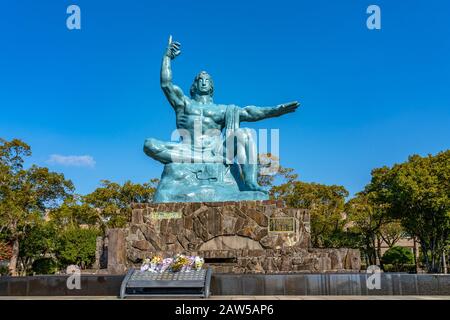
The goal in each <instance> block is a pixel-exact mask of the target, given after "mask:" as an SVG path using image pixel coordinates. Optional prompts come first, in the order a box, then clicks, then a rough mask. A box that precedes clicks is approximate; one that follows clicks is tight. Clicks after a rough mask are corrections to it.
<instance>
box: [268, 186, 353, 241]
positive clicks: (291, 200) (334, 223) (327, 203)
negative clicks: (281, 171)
mask: <svg viewBox="0 0 450 320" xmlns="http://www.w3.org/2000/svg"><path fill="white" fill-rule="evenodd" d="M271 194H272V196H273V197H274V198H276V199H282V200H284V201H285V202H286V204H287V205H288V206H290V207H293V208H302V209H309V210H310V215H311V242H312V245H313V246H315V247H323V246H335V245H336V243H335V242H334V239H336V235H337V234H339V233H341V232H342V230H343V227H344V225H345V217H344V204H345V197H346V196H348V191H347V190H346V189H345V188H344V187H342V186H337V185H331V186H328V185H323V184H318V183H306V182H302V181H289V182H287V183H284V184H281V185H278V186H274V187H272V189H271Z"/></svg>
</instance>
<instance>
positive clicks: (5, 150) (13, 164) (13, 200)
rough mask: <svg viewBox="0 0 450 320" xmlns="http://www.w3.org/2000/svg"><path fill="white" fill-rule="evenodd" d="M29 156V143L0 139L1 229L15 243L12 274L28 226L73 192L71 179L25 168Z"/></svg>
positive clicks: (38, 169) (14, 271) (45, 170)
mask: <svg viewBox="0 0 450 320" xmlns="http://www.w3.org/2000/svg"><path fill="white" fill-rule="evenodd" d="M30 155H31V149H30V146H28V145H27V144H26V143H24V142H23V141H21V140H18V139H13V140H11V141H6V140H3V139H0V232H5V233H7V234H8V236H9V238H10V239H9V240H10V241H11V242H12V244H13V248H12V257H11V260H10V263H9V271H10V273H11V274H12V275H17V261H18V258H19V252H20V239H22V238H24V237H25V236H26V232H27V229H28V227H29V226H30V225H33V224H35V223H37V222H38V221H39V220H40V219H42V216H43V215H44V214H45V212H46V210H48V209H49V208H52V207H55V206H57V205H58V203H60V202H61V201H63V200H64V199H65V198H66V197H67V196H68V195H69V194H70V193H71V192H72V191H73V184H72V182H71V181H69V180H66V179H65V178H64V175H62V174H58V173H54V172H50V171H49V170H48V169H47V168H41V167H37V166H35V165H33V166H31V167H30V168H29V169H24V168H23V163H24V157H28V156H30Z"/></svg>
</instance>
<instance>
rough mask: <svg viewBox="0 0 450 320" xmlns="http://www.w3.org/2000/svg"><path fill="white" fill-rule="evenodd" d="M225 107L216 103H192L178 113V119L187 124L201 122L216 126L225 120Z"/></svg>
mask: <svg viewBox="0 0 450 320" xmlns="http://www.w3.org/2000/svg"><path fill="white" fill-rule="evenodd" d="M223 118H224V108H223V107H222V106H220V105H216V104H197V103H190V104H188V105H186V106H185V107H184V108H183V110H180V111H179V112H178V114H177V119H178V120H182V121H183V122H184V123H186V125H188V126H189V125H192V124H193V123H194V122H201V123H202V124H203V125H206V126H211V127H216V126H218V125H220V124H221V123H222V122H223Z"/></svg>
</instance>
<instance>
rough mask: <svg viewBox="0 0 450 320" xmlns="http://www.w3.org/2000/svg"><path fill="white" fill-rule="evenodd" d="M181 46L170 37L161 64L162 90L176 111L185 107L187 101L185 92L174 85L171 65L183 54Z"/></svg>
mask: <svg viewBox="0 0 450 320" xmlns="http://www.w3.org/2000/svg"><path fill="white" fill-rule="evenodd" d="M180 46H181V45H180V43H179V42H172V36H170V37H169V43H168V45H167V50H166V52H165V53H164V57H163V61H162V64H161V89H162V90H163V91H164V94H165V95H166V97H167V100H169V102H170V104H171V105H172V107H174V108H175V109H176V108H179V107H183V106H184V104H185V99H186V97H185V96H184V94H183V91H182V90H181V89H180V88H179V87H178V86H176V85H174V84H173V83H172V68H171V65H170V64H171V60H173V59H175V58H176V57H177V56H178V55H179V54H180V53H181V51H180Z"/></svg>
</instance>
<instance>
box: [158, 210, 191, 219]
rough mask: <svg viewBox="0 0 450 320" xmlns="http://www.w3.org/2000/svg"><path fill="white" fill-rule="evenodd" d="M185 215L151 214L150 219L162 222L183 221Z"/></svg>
mask: <svg viewBox="0 0 450 320" xmlns="http://www.w3.org/2000/svg"><path fill="white" fill-rule="evenodd" d="M182 216H183V214H182V213H181V212H161V211H157V212H152V213H151V214H150V219H152V220H161V219H181V218H182Z"/></svg>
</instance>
